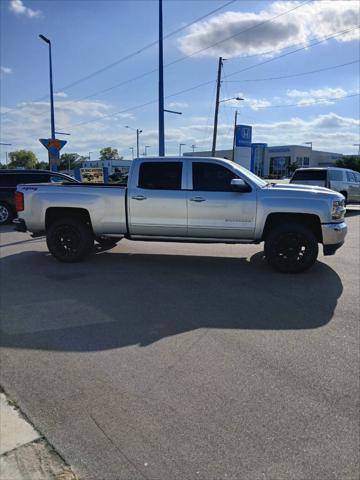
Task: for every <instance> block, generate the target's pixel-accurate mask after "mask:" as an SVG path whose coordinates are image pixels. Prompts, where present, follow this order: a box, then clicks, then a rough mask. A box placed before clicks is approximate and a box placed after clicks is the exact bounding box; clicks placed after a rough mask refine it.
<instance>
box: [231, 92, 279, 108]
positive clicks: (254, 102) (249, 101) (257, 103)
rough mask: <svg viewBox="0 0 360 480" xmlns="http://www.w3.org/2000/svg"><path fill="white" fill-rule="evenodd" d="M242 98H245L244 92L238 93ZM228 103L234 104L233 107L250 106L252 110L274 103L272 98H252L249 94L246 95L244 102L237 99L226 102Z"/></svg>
mask: <svg viewBox="0 0 360 480" xmlns="http://www.w3.org/2000/svg"><path fill="white" fill-rule="evenodd" d="M237 96H239V97H240V98H244V94H242V93H241V94H238V95H237ZM226 105H229V106H232V107H237V108H242V107H249V108H251V110H255V111H256V110H259V109H261V108H265V107H270V106H271V105H272V103H271V101H270V100H267V99H266V98H251V97H249V96H246V98H245V100H244V102H239V101H237V100H235V99H234V100H230V101H229V102H226Z"/></svg>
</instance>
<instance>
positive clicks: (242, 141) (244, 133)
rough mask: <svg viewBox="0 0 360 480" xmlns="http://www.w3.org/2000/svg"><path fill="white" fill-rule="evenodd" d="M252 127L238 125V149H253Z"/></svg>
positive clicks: (236, 142)
mask: <svg viewBox="0 0 360 480" xmlns="http://www.w3.org/2000/svg"><path fill="white" fill-rule="evenodd" d="M251 137H252V127H250V125H236V129H235V145H236V146H237V147H251Z"/></svg>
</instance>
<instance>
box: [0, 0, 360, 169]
mask: <svg viewBox="0 0 360 480" xmlns="http://www.w3.org/2000/svg"><path fill="white" fill-rule="evenodd" d="M359 5H360V4H359V2H358V1H357V0H354V1H352V0H347V1H345V2H342V1H335V0H333V1H326V0H321V1H316V0H315V1H308V2H305V1H300V2H292V1H287V2H279V1H278V2H271V1H242V0H237V1H232V2H230V1H228V0H221V1H220V0H219V1H218V0H182V1H180V0H164V5H163V10H164V34H165V35H166V34H168V33H172V32H174V31H175V30H178V29H180V28H182V27H185V26H186V25H188V24H190V23H192V22H194V20H196V19H199V18H201V17H204V18H203V19H202V20H199V21H198V22H195V23H193V24H192V25H191V26H189V27H186V28H183V29H182V30H181V31H179V32H177V33H176V34H174V35H171V36H169V37H168V38H166V39H165V41H164V62H165V64H168V63H171V62H175V63H174V64H173V65H169V66H168V67H167V68H165V95H166V96H169V98H167V99H166V100H165V103H166V108H169V109H174V110H180V111H182V112H183V115H182V116H179V115H171V114H165V115H166V117H165V125H166V153H167V154H176V153H177V151H178V145H179V143H185V144H186V146H185V147H184V149H183V150H184V151H186V150H190V145H192V144H195V145H196V146H197V149H199V150H207V149H209V148H210V145H211V134H212V122H213V112H214V99H215V78H216V71H217V63H218V57H219V56H220V55H221V56H224V57H225V58H227V60H226V61H225V62H224V69H223V83H222V88H221V98H222V99H226V98H231V97H234V96H236V95H240V96H242V97H243V98H244V99H245V100H244V101H243V102H241V104H240V105H238V104H237V103H236V102H234V101H229V102H223V103H222V104H221V108H220V116H219V133H218V147H219V148H230V147H231V143H232V123H233V117H234V112H235V108H236V107H237V108H238V111H239V123H244V124H250V125H253V135H254V138H253V140H254V141H258V142H267V143H269V144H270V145H279V144H294V143H295V144H301V143H304V142H307V141H312V142H313V148H315V149H323V150H329V151H338V152H342V153H352V152H355V151H356V147H353V143H359V96H358V95H357V94H358V93H359V91H360V86H359V63H358V61H359V43H358V39H359V28H357V26H358V25H359V24H360V18H359ZM211 12H213V13H212V14H211ZM0 13H1V59H0V64H1V106H2V120H1V142H5V143H12V147H10V148H9V147H8V148H7V150H9V149H10V150H11V149H20V148H26V149H31V150H33V151H35V153H36V154H37V155H38V157H39V159H41V160H45V159H46V157H47V154H46V150H45V149H44V147H42V146H41V145H40V143H39V142H38V138H40V137H47V136H48V135H49V130H50V119H49V106H48V97H49V85H48V57H47V45H46V44H45V43H43V42H42V41H41V40H40V39H39V38H38V35H39V34H40V33H42V34H44V35H46V36H48V37H49V38H51V41H52V44H53V70H54V88H55V92H56V97H55V102H56V103H55V115H56V129H57V130H58V131H65V132H70V133H71V136H70V137H62V138H64V139H66V140H68V145H67V146H66V147H65V148H64V150H63V152H77V153H79V154H83V155H88V152H90V151H91V152H93V153H92V155H91V156H92V158H96V157H97V156H98V152H99V149H100V148H102V147H105V146H109V145H111V146H112V147H115V148H118V150H119V152H120V154H121V155H123V156H124V157H125V158H126V157H127V158H129V157H130V155H131V151H130V149H129V147H131V146H135V135H134V131H132V130H130V129H126V128H124V126H125V125H129V126H130V127H133V128H140V129H142V130H143V134H142V135H141V145H142V146H141V150H143V147H144V145H149V146H150V148H149V149H148V153H149V154H157V151H158V145H157V104H156V100H157V81H158V74H157V72H156V71H155V72H152V73H149V72H151V71H152V70H156V68H157V65H158V56H157V53H158V46H157V45H156V44H155V45H153V46H150V47H149V48H146V49H145V50H144V51H141V52H140V53H138V54H136V52H137V51H139V50H142V49H143V47H145V46H147V45H149V44H151V43H152V42H156V40H157V35H158V31H157V29H158V2H157V1H156V0H145V1H143V0H132V1H130V0H129V1H128V0H111V1H108V0H102V1H98V0H90V1H86V0H82V1H76V0H75V1H72V0H61V1H60V0H59V1H57V0H54V1H50V0H42V1H27V0H10V1H7V0H2V1H1V3H0ZM230 37H231V38H230ZM328 37H333V38H328ZM326 38H328V40H326V41H325V39H326ZM316 42H319V43H318V44H317V45H313V46H312V44H314V43H316ZM304 47H307V48H304ZM299 48H301V50H300V51H298V52H296V53H290V52H292V51H294V50H296V49H299ZM129 54H134V55H132V56H131V57H130V58H129V59H127V60H124V61H122V62H118V61H119V60H120V59H122V58H123V57H126V56H127V55H129ZM285 54H288V55H285ZM281 55H282V58H278V59H277V58H276V57H278V56H281ZM183 57H185V58H184V59H183ZM179 59H182V60H180V61H177V62H176V60H179ZM116 62H118V63H117V64H115V65H113V66H111V65H112V64H114V63H116ZM264 62H265V63H264ZM261 63H262V65H260V64H261ZM258 64H259V65H258ZM333 67H336V68H333ZM103 68H104V71H102V72H100V73H96V72H98V71H99V70H101V69H103ZM314 70H315V71H316V70H322V71H317V72H314V73H309V72H313V71H314ZM236 72H239V73H236ZM304 73H306V75H303V74H304ZM143 74H146V75H144V76H143V77H142V78H138V79H136V78H135V77H139V76H141V75H143ZM298 74H301V75H298ZM294 75H296V76H294ZM88 76H90V78H87V79H86V78H85V77H88ZM285 76H287V77H289V78H281V79H279V78H275V79H274V77H285ZM124 82H127V83H124ZM207 82H208V83H207ZM120 83H124V84H123V85H121V86H117V85H118V84H120ZM203 83H204V84H205V85H202V86H200V87H198V88H193V87H197V86H198V85H201V84H203ZM206 83H207V84H206ZM72 84H74V85H72ZM105 89H110V90H109V91H107V92H105V93H101V92H102V91H103V90H105ZM183 90H189V91H185V92H183V93H180V94H177V93H178V92H181V91H183ZM172 94H176V95H174V96H172ZM151 101H154V103H150V104H149V105H146V106H143V107H139V106H140V105H142V104H145V103H147V102H151ZM137 107H138V108H137ZM4 156H5V148H3V149H2V150H1V151H0V159H1V161H2V162H4Z"/></svg>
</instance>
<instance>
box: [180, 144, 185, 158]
mask: <svg viewBox="0 0 360 480" xmlns="http://www.w3.org/2000/svg"><path fill="white" fill-rule="evenodd" d="M185 145H186V143H179V157H181V148H182V147H185Z"/></svg>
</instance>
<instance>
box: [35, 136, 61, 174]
mask: <svg viewBox="0 0 360 480" xmlns="http://www.w3.org/2000/svg"><path fill="white" fill-rule="evenodd" d="M39 141H40V143H41V144H42V145H44V147H45V148H46V150H48V152H49V162H50V170H53V171H56V170H57V167H58V165H59V164H60V150H61V149H62V148H63V146H64V145H66V143H67V142H66V140H58V139H57V138H39Z"/></svg>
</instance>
